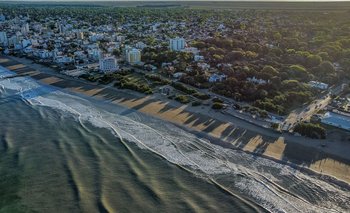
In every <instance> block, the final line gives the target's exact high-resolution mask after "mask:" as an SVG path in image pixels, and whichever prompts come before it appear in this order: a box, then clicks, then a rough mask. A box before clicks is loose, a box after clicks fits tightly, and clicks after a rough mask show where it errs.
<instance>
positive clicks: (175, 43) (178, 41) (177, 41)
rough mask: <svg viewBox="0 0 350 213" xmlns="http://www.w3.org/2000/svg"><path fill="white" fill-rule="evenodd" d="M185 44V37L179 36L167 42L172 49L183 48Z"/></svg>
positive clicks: (178, 49)
mask: <svg viewBox="0 0 350 213" xmlns="http://www.w3.org/2000/svg"><path fill="white" fill-rule="evenodd" d="M185 45H186V42H185V39H184V38H179V37H176V38H173V39H170V42H169V47H170V50H173V51H180V50H183V49H185Z"/></svg>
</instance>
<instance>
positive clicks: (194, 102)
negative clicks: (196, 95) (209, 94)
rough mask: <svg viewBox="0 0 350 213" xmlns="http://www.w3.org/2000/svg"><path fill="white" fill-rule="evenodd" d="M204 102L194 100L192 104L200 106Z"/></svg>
mask: <svg viewBox="0 0 350 213" xmlns="http://www.w3.org/2000/svg"><path fill="white" fill-rule="evenodd" d="M200 105H202V103H201V102H200V101H193V102H192V106H200Z"/></svg>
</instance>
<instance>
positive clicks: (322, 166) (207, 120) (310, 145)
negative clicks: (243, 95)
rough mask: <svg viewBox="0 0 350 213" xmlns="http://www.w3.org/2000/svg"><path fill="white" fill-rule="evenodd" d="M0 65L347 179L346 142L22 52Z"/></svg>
mask: <svg viewBox="0 0 350 213" xmlns="http://www.w3.org/2000/svg"><path fill="white" fill-rule="evenodd" d="M0 65H1V66H3V67H5V68H7V69H9V70H11V71H14V72H16V73H18V74H25V75H29V76H31V77H32V78H34V79H36V80H39V81H40V82H42V83H44V84H47V85H52V86H55V87H58V88H62V89H64V90H66V91H68V92H74V93H79V94H82V95H86V96H90V97H94V98H96V99H99V100H103V101H108V102H110V103H113V104H118V105H122V106H125V107H127V108H129V109H130V112H132V111H134V110H137V111H140V112H142V113H145V114H148V115H152V116H154V117H157V118H161V119H163V120H166V121H169V122H172V123H174V124H176V125H178V126H180V127H182V128H184V129H187V130H188V131H193V132H195V133H197V134H198V136H199V137H206V138H207V137H208V138H210V139H212V141H213V142H216V143H218V144H220V145H222V146H225V147H228V148H235V149H241V150H243V151H246V152H249V153H254V154H257V155H261V156H265V157H267V158H270V159H273V160H276V161H281V162H284V163H293V164H297V165H299V166H301V167H302V168H306V169H310V170H313V171H315V172H318V173H319V175H320V176H322V175H328V176H332V177H335V178H337V179H339V180H342V181H344V182H346V183H347V184H350V155H349V154H348V153H349V151H350V144H349V143H345V142H344V143H342V142H332V143H331V142H329V143H328V142H327V143H328V145H327V146H328V147H326V148H321V147H320V145H321V143H322V142H323V141H319V140H311V139H306V138H303V137H294V136H290V135H286V134H283V135H281V134H279V133H276V132H273V131H271V130H267V129H264V128H260V127H257V126H255V125H254V124H250V123H248V122H244V121H242V120H239V119H235V118H232V117H230V116H228V115H225V114H222V113H219V112H215V111H213V110H208V109H201V108H200V107H197V108H194V107H191V106H187V105H181V104H179V103H177V102H175V101H172V100H167V99H164V98H162V97H161V96H160V95H157V94H156V95H152V96H144V95H143V94H139V93H136V92H133V91H125V90H118V89H115V88H112V87H108V86H102V85H97V84H94V83H90V82H85V81H82V80H79V79H73V78H70V77H67V76H63V75H59V74H58V73H56V72H55V71H53V70H52V69H50V68H48V67H44V66H41V65H37V64H31V61H29V60H26V59H23V58H14V57H11V58H9V57H3V56H1V57H0ZM247 129H249V130H247Z"/></svg>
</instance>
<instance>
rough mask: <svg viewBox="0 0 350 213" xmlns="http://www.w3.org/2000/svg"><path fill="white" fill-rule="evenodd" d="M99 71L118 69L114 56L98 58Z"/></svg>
mask: <svg viewBox="0 0 350 213" xmlns="http://www.w3.org/2000/svg"><path fill="white" fill-rule="evenodd" d="M99 65H100V71H102V72H114V71H117V70H118V69H119V66H118V63H117V59H115V58H114V57H112V56H111V57H106V58H101V59H100V60H99Z"/></svg>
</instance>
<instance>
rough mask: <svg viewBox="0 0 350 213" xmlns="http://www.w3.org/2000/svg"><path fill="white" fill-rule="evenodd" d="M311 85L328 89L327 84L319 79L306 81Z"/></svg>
mask: <svg viewBox="0 0 350 213" xmlns="http://www.w3.org/2000/svg"><path fill="white" fill-rule="evenodd" d="M308 84H309V85H310V86H311V87H313V88H317V89H321V90H326V89H328V84H325V83H322V82H319V81H310V82H309V83H308Z"/></svg>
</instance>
